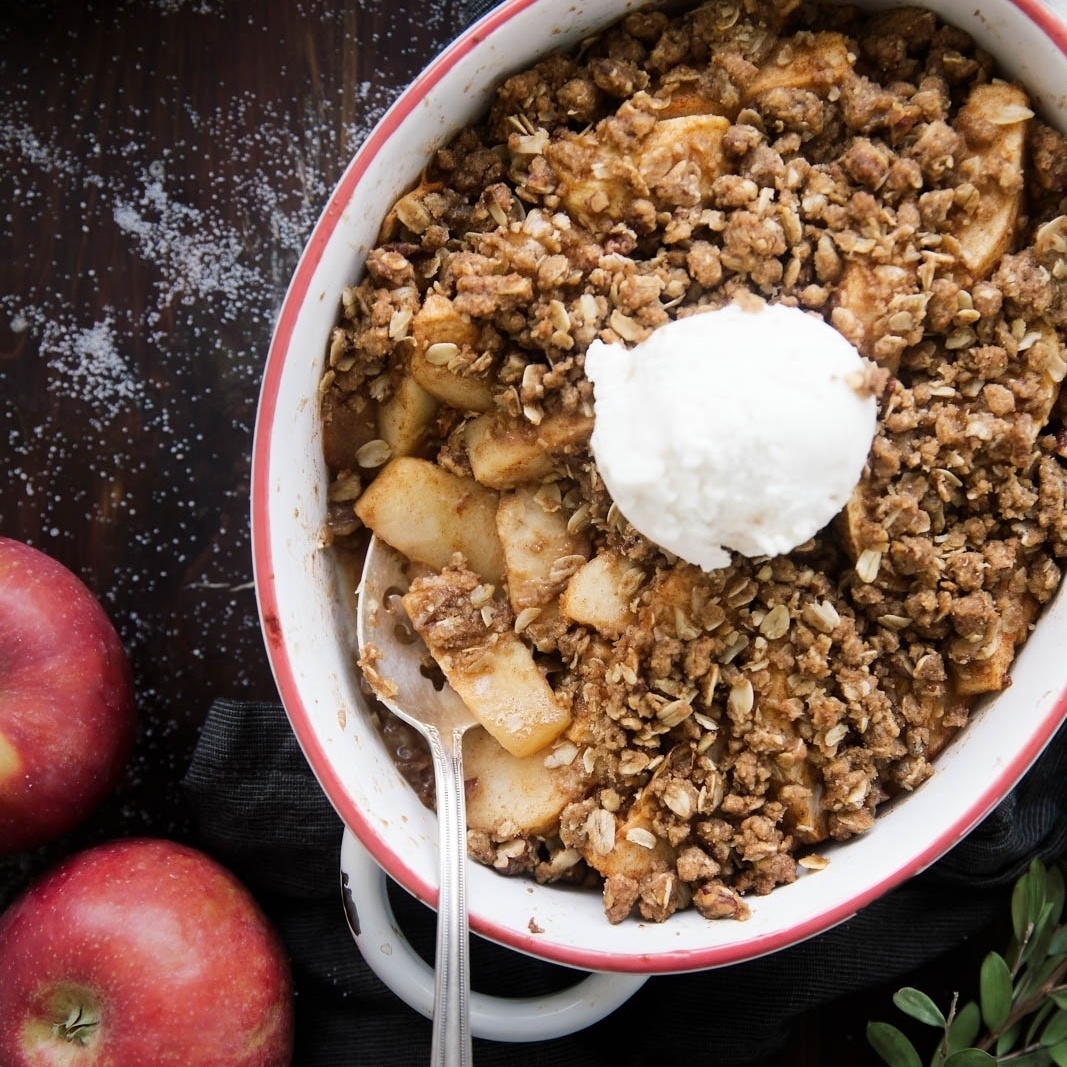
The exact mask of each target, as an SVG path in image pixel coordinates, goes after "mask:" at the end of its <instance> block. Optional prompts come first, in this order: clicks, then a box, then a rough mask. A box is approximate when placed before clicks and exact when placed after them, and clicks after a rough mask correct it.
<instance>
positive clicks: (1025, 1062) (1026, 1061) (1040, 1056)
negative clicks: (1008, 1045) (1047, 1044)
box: [1011, 1048, 1052, 1067]
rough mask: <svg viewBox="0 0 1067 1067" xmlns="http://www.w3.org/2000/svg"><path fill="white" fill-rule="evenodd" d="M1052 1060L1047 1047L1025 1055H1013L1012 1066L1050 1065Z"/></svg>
mask: <svg viewBox="0 0 1067 1067" xmlns="http://www.w3.org/2000/svg"><path fill="white" fill-rule="evenodd" d="M1051 1062H1052V1061H1051V1060H1050V1059H1049V1054H1048V1052H1047V1051H1045V1049H1043V1048H1039V1049H1037V1050H1036V1051H1034V1052H1027V1053H1026V1054H1025V1055H1023V1056H1018V1057H1016V1056H1013V1057H1012V1059H1011V1067H1048V1065H1049V1064H1050V1063H1051Z"/></svg>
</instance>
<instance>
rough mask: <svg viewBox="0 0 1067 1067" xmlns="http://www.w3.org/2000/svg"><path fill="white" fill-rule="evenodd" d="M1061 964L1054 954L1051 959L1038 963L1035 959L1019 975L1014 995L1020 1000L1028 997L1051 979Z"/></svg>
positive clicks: (1060, 960) (1061, 961)
mask: <svg viewBox="0 0 1067 1067" xmlns="http://www.w3.org/2000/svg"><path fill="white" fill-rule="evenodd" d="M1062 964H1063V960H1062V959H1061V958H1060V957H1056V956H1053V957H1052V958H1051V959H1047V960H1042V961H1041V962H1040V963H1039V962H1038V961H1036V960H1035V961H1034V962H1033V963H1032V964H1031V965H1030V966H1029V967H1027V968H1026V972H1025V973H1024V974H1023V975H1021V976H1020V978H1019V980H1018V982H1017V983H1016V990H1015V995H1016V997H1017V998H1018V999H1019V1000H1022V999H1024V998H1027V997H1029V996H1030V995H1031V994H1032V993H1036V992H1037V991H1038V990H1040V989H1041V988H1042V987H1043V986H1045V985H1047V983H1048V982H1050V981H1051V980H1052V979H1053V977H1054V976H1055V974H1056V971H1057V970H1058V969H1059V968H1060V966H1061V965H1062Z"/></svg>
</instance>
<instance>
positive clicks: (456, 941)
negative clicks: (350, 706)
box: [356, 537, 475, 1067]
mask: <svg viewBox="0 0 1067 1067" xmlns="http://www.w3.org/2000/svg"><path fill="white" fill-rule="evenodd" d="M406 566H407V562H406V560H405V559H404V558H403V557H402V556H401V555H399V553H397V552H395V551H394V550H393V549H392V548H390V547H389V546H388V545H386V544H384V543H383V542H381V541H379V540H378V538H376V537H372V538H371V542H370V545H369V547H368V548H367V558H366V560H365V562H364V564H363V577H362V579H361V581H360V587H359V602H358V608H357V615H356V640H357V641H358V642H359V647H360V651H361V653H363V652H366V651H367V650H368V649H370V648H373V649H374V650H375V653H376V659H375V661H374V666H375V671H376V673H377V674H378V676H379V677H380V679H381V680H382V682H381V683H380V684H379V685H377V686H374V688H375V692H376V695H377V696H378V699H379V700H381V702H382V703H383V704H384V705H385V706H386V707H387V708H388V709H389V710H390V711H391V712H393V714H394V715H397V716H398V717H399V718H401V719H403V720H404V721H405V722H406V723H409V724H410V725H411V726H413V727H414V728H415V729H416V730H418V731H419V733H421V734H422V735H423V737H425V738H426V741H427V743H428V744H429V746H430V755H431V757H432V759H433V769H434V781H435V784H436V789H437V823H438V851H439V855H438V866H439V876H438V878H439V886H438V895H437V946H436V964H435V974H434V1004H433V1041H432V1046H431V1056H430V1058H431V1062H432V1064H433V1067H470V1065H471V1064H472V1063H473V1056H472V1052H471V1032H470V954H469V949H470V927H469V922H468V918H467V812H466V807H465V804H464V790H463V734H464V732H465V731H466V730H467V729H468V727H470V726H473V725H474V723H475V720H474V717H473V716H472V715H471V713H470V712H469V711H468V710H467V706H466V705H465V704H464V703H463V701H462V700H460V698H459V696H458V695H457V694H456V693H455V691H454V690H452V689H451V688H450V687H449V686H447V685H445V686H443V687H440V688H438V687H437V686H435V684H434V681H433V679H432V678H431V677H430V676H429V675H428V674H427V673H426V672H424V670H422V669H421V668H422V667H423V665H424V657H422V656H419V655H418V647H417V646H418V644H419V643H420V642H419V638H418V636H417V635H416V634H415V632H414V631H413V630H412V628H411V624H410V623H409V622H408V620H407V616H406V615H405V614H404V610H403V607H402V606H401V604H400V597H401V596H402V595H403V593H404V592H405V591H406V590H407V587H408V583H409V580H410V579H409V577H408V575H407V574H406V573H405V567H406ZM413 646H415V647H413ZM383 690H386V691H383Z"/></svg>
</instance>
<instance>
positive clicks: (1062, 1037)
mask: <svg viewBox="0 0 1067 1067" xmlns="http://www.w3.org/2000/svg"><path fill="white" fill-rule="evenodd" d="M1064 1041H1067V1011H1058V1012H1056V1014H1055V1015H1053V1016H1052V1018H1051V1019H1050V1020H1049V1022H1048V1025H1047V1026H1046V1027H1045V1029H1044V1030H1042V1031H1041V1044H1042V1045H1045V1046H1046V1047H1048V1046H1051V1045H1059V1044H1061V1043H1062V1042H1064Z"/></svg>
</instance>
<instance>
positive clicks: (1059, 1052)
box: [1046, 1041, 1067, 1067]
mask: <svg viewBox="0 0 1067 1067" xmlns="http://www.w3.org/2000/svg"><path fill="white" fill-rule="evenodd" d="M1046 1051H1047V1052H1048V1055H1049V1059H1050V1060H1052V1062H1053V1063H1054V1064H1055V1065H1056V1067H1067V1041H1061V1042H1060V1043H1059V1044H1058V1045H1053V1046H1052V1048H1050V1049H1047V1050H1046Z"/></svg>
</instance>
